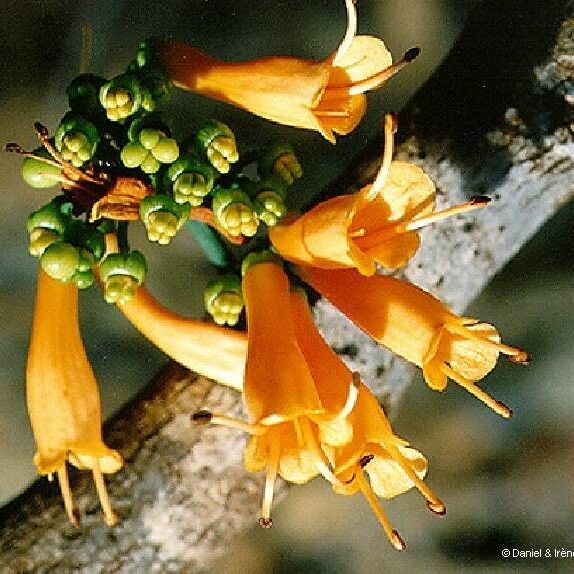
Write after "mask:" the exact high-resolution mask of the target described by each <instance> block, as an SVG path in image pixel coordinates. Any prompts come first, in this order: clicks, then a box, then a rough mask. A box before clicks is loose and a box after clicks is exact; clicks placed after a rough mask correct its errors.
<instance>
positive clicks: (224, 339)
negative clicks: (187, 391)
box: [117, 287, 247, 390]
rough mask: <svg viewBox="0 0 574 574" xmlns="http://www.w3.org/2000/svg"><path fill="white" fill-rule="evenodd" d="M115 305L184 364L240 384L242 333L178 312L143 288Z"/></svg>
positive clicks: (233, 384)
mask: <svg viewBox="0 0 574 574" xmlns="http://www.w3.org/2000/svg"><path fill="white" fill-rule="evenodd" d="M117 308H118V309H119V310H120V311H121V312H122V313H123V314H124V315H125V317H126V318H127V319H128V320H129V321H130V322H131V323H132V325H133V326H134V327H135V328H136V329H137V330H138V331H140V333H142V334H143V335H144V336H145V337H147V338H148V339H149V340H150V341H151V342H152V343H153V344H154V345H156V347H158V348H159V349H161V350H162V351H163V352H164V353H165V354H166V355H168V356H169V357H171V358H172V359H174V360H175V361H177V362H178V363H180V364H182V365H183V366H184V367H187V368H188V369H190V370H192V371H194V372H196V373H199V374H200V375H204V376H205V377H208V378H210V379H214V380H216V381H218V382H219V383H223V384H224V385H227V386H228V387H232V388H234V389H237V390H241V388H242V387H243V377H244V372H245V360H246V357H247V337H246V336H245V333H243V332H240V331H234V330H233V329H227V328H225V327H218V326H216V325H213V324H211V323H206V322H204V321H201V320H198V319H190V318H187V317H182V316H181V315H177V314H176V313H173V312H172V311H170V310H169V309H166V308H165V307H164V306H163V305H161V304H160V303H159V302H158V301H157V300H156V299H154V298H153V297H152V296H151V295H150V293H149V292H148V291H147V290H146V289H145V287H139V288H138V290H137V291H136V293H135V295H134V296H133V298H132V299H131V300H130V301H128V302H127V303H122V304H118V305H117Z"/></svg>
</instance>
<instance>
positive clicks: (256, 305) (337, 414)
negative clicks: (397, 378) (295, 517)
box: [194, 261, 357, 527]
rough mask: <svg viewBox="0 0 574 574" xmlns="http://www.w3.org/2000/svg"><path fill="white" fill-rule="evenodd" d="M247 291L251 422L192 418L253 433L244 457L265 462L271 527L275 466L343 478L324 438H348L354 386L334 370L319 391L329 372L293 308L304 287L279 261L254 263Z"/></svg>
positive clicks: (265, 508) (291, 473) (257, 465)
mask: <svg viewBox="0 0 574 574" xmlns="http://www.w3.org/2000/svg"><path fill="white" fill-rule="evenodd" d="M243 295H244V299H245V307H246V310H247V323H248V355H247V364H246V369H245V383H244V395H243V396H244V402H245V408H246V410H247V413H248V415H249V422H248V423H246V422H243V421H241V420H237V419H233V418H231V417H227V416H224V415H213V414H211V413H208V412H205V411H199V412H198V413H196V414H195V415H194V420H195V421H196V422H198V423H203V422H211V423H214V424H221V425H225V426H231V427H235V428H239V429H241V430H245V431H247V432H248V433H250V434H252V435H253V436H252V438H251V439H250V441H249V443H248V445H247V447H246V449H245V455H244V464H245V467H246V468H247V469H248V470H252V471H259V470H263V469H266V481H265V491H264V496H263V504H262V510H261V518H260V520H259V524H260V525H261V526H262V527H269V526H271V523H272V522H271V504H272V500H273V489H274V484H275V479H276V477H277V475H278V474H279V475H281V476H282V477H283V478H284V479H285V480H288V481H290V482H294V483H298V484H300V483H304V482H307V481H309V480H311V479H312V478H314V477H315V476H317V475H318V474H321V475H323V477H324V478H325V479H327V480H328V481H329V482H331V483H333V484H336V483H338V480H337V479H336V477H335V476H334V475H333V472H332V470H331V469H330V467H329V462H328V459H327V457H326V455H325V454H324V452H323V450H322V448H321V445H322V443H323V442H327V441H328V442H330V443H331V444H333V445H342V444H344V443H345V442H347V441H349V440H350V439H351V436H352V435H351V433H350V432H349V429H348V428H346V426H345V425H344V424H338V421H340V420H341V419H344V418H346V416H347V415H348V413H349V412H350V410H351V409H352V407H353V405H354V401H355V399H356V394H357V393H356V389H355V388H354V387H353V386H352V385H351V377H350V376H345V375H346V372H341V371H339V372H338V373H334V375H335V376H334V378H333V379H332V381H330V382H331V383H332V385H333V386H332V388H331V389H326V388H321V391H320V392H319V390H318V389H317V387H316V386H315V380H314V377H317V378H318V379H319V378H321V380H322V381H325V380H326V379H325V377H326V374H327V373H326V371H324V370H323V371H322V372H321V367H319V366H318V365H316V364H315V363H314V364H313V366H312V367H311V366H310V365H309V364H308V363H307V361H306V359H307V357H308V356H309V357H310V356H312V354H313V353H312V348H311V346H312V345H313V344H314V343H313V341H312V340H311V339H306V341H305V342H303V346H304V347H305V348H306V351H305V352H303V351H302V350H301V347H300V346H299V339H298V336H299V335H300V333H301V324H302V323H297V319H294V318H293V315H296V314H297V313H298V312H299V310H300V307H297V308H296V309H295V313H293V311H292V307H291V301H292V297H300V295H294V296H292V295H290V293H289V282H288V279H287V276H286V275H285V273H284V272H283V269H282V268H281V266H280V265H279V264H277V263H276V262H274V261H263V262H254V263H252V264H251V265H250V266H249V267H248V269H247V270H246V272H245V276H244V279H243ZM301 304H302V303H301V302H299V305H301ZM305 313H308V311H307V310H306V309H305ZM301 321H305V319H304V318H303V319H301ZM296 325H297V326H296ZM313 328H314V327H313ZM314 329H315V328H314ZM317 335H318V333H317ZM318 336H319V335H318ZM316 360H317V357H314V361H315V362H316ZM337 360H339V359H338V358H337ZM320 387H323V385H320ZM324 425H327V426H326V427H325V428H324V429H323V428H322V427H323V426H324Z"/></svg>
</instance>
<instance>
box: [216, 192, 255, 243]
mask: <svg viewBox="0 0 574 574" xmlns="http://www.w3.org/2000/svg"><path fill="white" fill-rule="evenodd" d="M212 209H213V215H214V217H215V220H216V221H217V223H218V224H219V225H220V226H221V227H223V228H224V229H225V230H226V231H227V232H228V233H229V234H230V235H232V236H234V237H237V236H239V235H245V236H246V237H253V236H254V235H255V234H256V233H257V227H258V225H259V221H258V219H257V215H256V214H255V212H254V210H253V207H252V205H251V200H250V199H249V196H248V195H247V194H246V193H245V192H244V191H242V190H241V189H239V188H237V187H235V188H231V189H225V188H222V187H217V188H216V189H215V190H214V191H213V204H212Z"/></svg>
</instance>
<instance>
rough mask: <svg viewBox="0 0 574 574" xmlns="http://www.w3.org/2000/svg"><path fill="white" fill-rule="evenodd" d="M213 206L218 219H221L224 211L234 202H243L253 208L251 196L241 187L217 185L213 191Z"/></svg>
mask: <svg viewBox="0 0 574 574" xmlns="http://www.w3.org/2000/svg"><path fill="white" fill-rule="evenodd" d="M212 196H213V202H212V204H211V208H212V210H213V215H214V216H215V218H216V219H218V220H221V218H222V215H223V211H224V210H225V208H227V207H228V206H229V205H231V204H232V203H243V204H244V205H246V206H247V207H249V208H252V205H251V199H250V197H249V196H248V195H247V194H246V193H245V192H244V191H243V190H242V189H241V188H239V187H230V188H225V187H216V188H215V189H214V190H213V191H212Z"/></svg>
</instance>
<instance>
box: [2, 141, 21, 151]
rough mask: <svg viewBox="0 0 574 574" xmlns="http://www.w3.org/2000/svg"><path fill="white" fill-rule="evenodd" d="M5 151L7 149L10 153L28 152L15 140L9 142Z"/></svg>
mask: <svg viewBox="0 0 574 574" xmlns="http://www.w3.org/2000/svg"><path fill="white" fill-rule="evenodd" d="M4 151H7V152H8V153H26V151H25V150H24V148H23V147H22V146H21V145H20V144H17V143H15V142H10V143H7V144H6V146H5V147H4Z"/></svg>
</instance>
